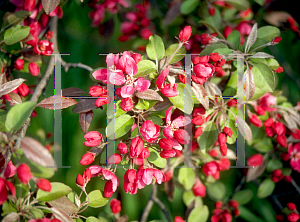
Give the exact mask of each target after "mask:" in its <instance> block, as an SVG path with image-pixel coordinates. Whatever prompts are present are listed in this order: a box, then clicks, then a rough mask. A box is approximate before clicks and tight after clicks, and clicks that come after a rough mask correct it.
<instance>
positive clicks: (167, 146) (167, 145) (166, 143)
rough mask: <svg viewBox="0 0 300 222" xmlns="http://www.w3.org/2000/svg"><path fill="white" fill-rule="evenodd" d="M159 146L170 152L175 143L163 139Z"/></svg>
mask: <svg viewBox="0 0 300 222" xmlns="http://www.w3.org/2000/svg"><path fill="white" fill-rule="evenodd" d="M158 145H159V147H160V148H162V149H164V150H170V149H172V147H173V142H172V140H170V139H166V138H162V139H160V140H159V141H158Z"/></svg>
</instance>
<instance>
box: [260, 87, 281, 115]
mask: <svg viewBox="0 0 300 222" xmlns="http://www.w3.org/2000/svg"><path fill="white" fill-rule="evenodd" d="M276 100H277V99H276V97H275V96H272V95H271V94H270V93H269V92H268V93H266V94H265V95H264V96H262V97H261V98H259V100H258V103H259V105H260V107H261V108H262V109H263V110H265V111H268V112H270V111H274V110H276V108H271V106H274V105H276Z"/></svg>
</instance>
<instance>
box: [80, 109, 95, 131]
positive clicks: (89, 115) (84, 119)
mask: <svg viewBox="0 0 300 222" xmlns="http://www.w3.org/2000/svg"><path fill="white" fill-rule="evenodd" d="M93 115H94V113H93V111H89V112H86V113H80V115H79V124H80V127H81V130H82V132H83V133H84V134H86V133H87V132H88V129H89V127H90V125H91V122H92V119H93Z"/></svg>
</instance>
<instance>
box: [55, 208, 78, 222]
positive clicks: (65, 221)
mask: <svg viewBox="0 0 300 222" xmlns="http://www.w3.org/2000/svg"><path fill="white" fill-rule="evenodd" d="M51 211H52V213H53V215H54V217H55V218H57V219H59V220H61V221H62V222H73V220H72V219H71V217H69V215H68V214H66V213H65V212H64V211H63V210H61V209H59V208H56V207H52V208H51Z"/></svg>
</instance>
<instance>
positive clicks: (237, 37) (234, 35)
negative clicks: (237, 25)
mask: <svg viewBox="0 0 300 222" xmlns="http://www.w3.org/2000/svg"><path fill="white" fill-rule="evenodd" d="M227 41H229V42H231V43H232V44H233V45H235V46H236V47H237V48H238V47H240V45H241V34H240V32H239V31H237V30H233V31H232V32H231V33H230V34H229V36H228V37H227Z"/></svg>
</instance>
